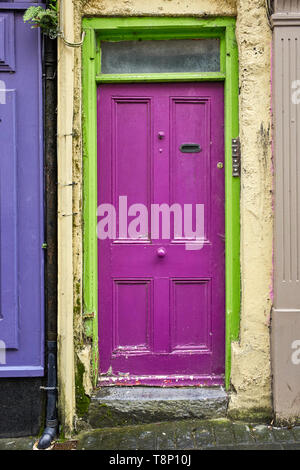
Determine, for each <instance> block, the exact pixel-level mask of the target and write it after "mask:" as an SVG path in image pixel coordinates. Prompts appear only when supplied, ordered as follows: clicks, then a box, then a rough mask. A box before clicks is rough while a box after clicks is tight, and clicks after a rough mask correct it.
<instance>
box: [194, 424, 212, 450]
mask: <svg viewBox="0 0 300 470" xmlns="http://www.w3.org/2000/svg"><path fill="white" fill-rule="evenodd" d="M195 441H196V449H201V448H203V447H214V446H215V444H216V442H215V435H214V432H213V429H212V426H211V425H209V424H208V423H204V424H203V425H199V426H197V428H196V430H195Z"/></svg>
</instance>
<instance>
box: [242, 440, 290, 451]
mask: <svg viewBox="0 0 300 470" xmlns="http://www.w3.org/2000/svg"><path fill="white" fill-rule="evenodd" d="M236 450H254V451H256V450H283V449H282V445H281V444H279V443H276V444H275V443H274V442H273V444H271V443H270V444H267V443H266V444H255V445H253V446H237V447H236Z"/></svg>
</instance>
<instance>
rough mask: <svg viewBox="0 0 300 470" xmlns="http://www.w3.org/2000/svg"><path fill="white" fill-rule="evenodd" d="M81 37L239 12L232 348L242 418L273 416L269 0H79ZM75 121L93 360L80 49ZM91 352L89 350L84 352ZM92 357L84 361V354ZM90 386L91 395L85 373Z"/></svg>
mask: <svg viewBox="0 0 300 470" xmlns="http://www.w3.org/2000/svg"><path fill="white" fill-rule="evenodd" d="M73 4H74V18H75V40H76V41H79V40H80V39H81V21H82V16H84V15H86V16H87V15H88V16H93V15H95V16H106V15H107V16H160V15H168V16H172V15H173V16H180V15H182V16H188V15H190V16H194V15H197V16H206V15H208V16H209V15H211V16H212V15H215V16H235V15H237V18H238V23H237V41H238V46H239V53H240V136H241V144H242V177H241V273H242V283H241V287H242V307H241V335H240V342H239V343H236V344H234V345H233V347H232V390H233V392H232V395H231V401H230V406H229V411H230V413H231V414H232V415H234V416H240V417H242V416H246V415H248V416H249V414H252V415H253V413H256V414H257V412H259V413H261V414H263V415H266V414H270V410H271V373H270V348H269V320H270V310H271V297H270V296H271V294H270V291H271V282H272V226H273V216H272V164H271V145H270V140H271V112H270V76H271V66H270V62H271V59H270V57H271V54H270V44H271V32H270V29H269V26H268V22H267V17H266V13H265V6H264V5H265V2H264V0H240V1H237V2H236V1H234V0H228V1H222V0H190V1H187V0H148V1H147V2H145V1H144V0H90V1H87V0H76V1H75V0H74V2H73ZM74 73H75V78H74V122H73V182H74V183H75V185H74V186H73V211H74V213H75V214H77V215H75V217H74V224H73V274H74V330H75V353H76V355H77V360H78V357H80V363H81V364H84V365H85V367H87V366H88V365H89V364H90V363H91V359H90V345H89V344H88V342H87V340H86V338H85V337H84V328H83V320H82V318H83V316H82V141H81V136H82V133H81V92H82V90H81V50H80V48H76V49H75V63H74ZM82 351H83V352H82ZM83 358H84V360H82V359H83ZM84 384H85V385H84V386H85V387H86V393H87V394H89V393H90V380H89V379H88V374H85V379H84Z"/></svg>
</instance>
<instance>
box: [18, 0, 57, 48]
mask: <svg viewBox="0 0 300 470" xmlns="http://www.w3.org/2000/svg"><path fill="white" fill-rule="evenodd" d="M23 20H24V22H25V23H26V22H29V24H31V25H32V28H41V31H42V33H44V34H45V35H46V36H49V37H50V38H51V39H55V38H57V36H58V8H57V0H50V1H49V3H48V8H46V9H44V8H42V7H29V8H28V9H27V10H26V11H25V13H24V16H23Z"/></svg>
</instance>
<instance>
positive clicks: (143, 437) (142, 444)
mask: <svg viewBox="0 0 300 470" xmlns="http://www.w3.org/2000/svg"><path fill="white" fill-rule="evenodd" d="M155 437H156V436H155V433H154V431H144V432H141V433H140V434H138V435H135V438H136V440H137V449H138V450H155V444H156V438H155Z"/></svg>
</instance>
